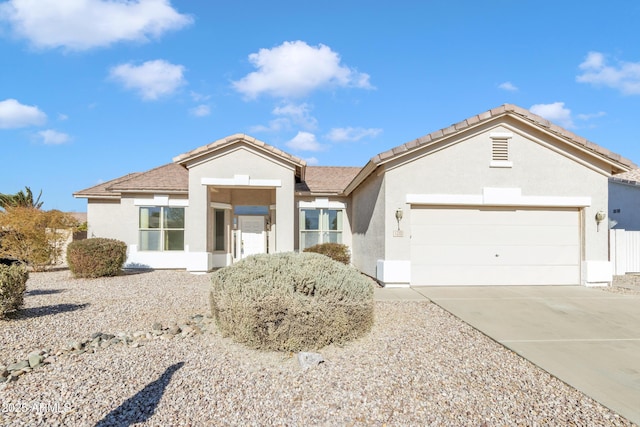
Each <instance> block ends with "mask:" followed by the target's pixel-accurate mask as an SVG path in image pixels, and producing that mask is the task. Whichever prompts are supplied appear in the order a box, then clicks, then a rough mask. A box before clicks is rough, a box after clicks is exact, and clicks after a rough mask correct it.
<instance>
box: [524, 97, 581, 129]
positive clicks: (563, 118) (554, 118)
mask: <svg viewBox="0 0 640 427" xmlns="http://www.w3.org/2000/svg"><path fill="white" fill-rule="evenodd" d="M529 110H530V111H531V112H532V113H534V114H537V115H539V116H542V117H544V118H545V119H547V120H549V121H551V122H554V123H557V124H558V125H560V126H562V127H565V128H567V129H571V128H575V125H574V124H573V119H572V118H571V110H570V109H568V108H565V106H564V102H554V103H552V104H535V105H532V106H531V108H529Z"/></svg>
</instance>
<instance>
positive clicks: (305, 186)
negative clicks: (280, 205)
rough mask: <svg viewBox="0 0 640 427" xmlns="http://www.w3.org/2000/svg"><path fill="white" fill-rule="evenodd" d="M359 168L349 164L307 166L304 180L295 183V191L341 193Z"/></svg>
mask: <svg viewBox="0 0 640 427" xmlns="http://www.w3.org/2000/svg"><path fill="white" fill-rule="evenodd" d="M360 170H361V168H359V167H351V166H307V170H306V172H305V177H304V181H302V182H299V183H297V184H296V192H298V193H307V192H308V193H316V194H321V193H330V194H336V193H338V194H339V193H342V191H343V190H344V189H345V188H346V187H347V185H348V184H349V183H350V182H351V181H352V180H353V178H354V177H355V176H356V175H357V174H358V172H360Z"/></svg>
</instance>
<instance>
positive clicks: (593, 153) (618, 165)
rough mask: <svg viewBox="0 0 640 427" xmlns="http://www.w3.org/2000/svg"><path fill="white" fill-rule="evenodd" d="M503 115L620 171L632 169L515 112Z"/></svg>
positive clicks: (511, 127) (545, 144) (582, 161)
mask: <svg viewBox="0 0 640 427" xmlns="http://www.w3.org/2000/svg"><path fill="white" fill-rule="evenodd" d="M505 115H508V116H509V117H511V118H513V119H515V120H517V121H519V122H521V123H523V124H526V125H528V126H530V127H534V128H536V129H538V130H539V131H540V132H542V133H544V134H545V135H547V136H549V137H551V138H553V139H555V140H557V141H560V142H562V143H565V144H569V145H570V146H571V147H573V148H575V149H576V150H578V151H581V152H582V153H584V154H587V155H589V156H591V157H593V158H596V159H598V160H600V161H602V162H604V163H606V164H608V165H609V166H613V167H616V168H618V169H620V171H621V172H627V171H629V170H631V169H633V168H632V167H630V166H627V165H625V164H623V163H622V162H618V161H615V160H613V159H612V158H610V157H609V156H607V155H604V154H602V153H598V152H597V151H596V150H589V149H588V148H586V147H584V146H582V145H581V144H578V143H576V142H574V141H572V140H571V138H569V137H567V136H564V135H562V134H558V133H555V132H553V131H551V130H549V129H547V128H546V127H544V126H540V125H536V124H535V123H531V122H530V121H529V120H527V119H525V118H523V117H521V116H519V115H517V114H508V113H505ZM504 125H505V127H508V128H509V129H511V130H512V131H514V132H517V133H518V134H519V135H522V132H521V131H518V129H517V128H516V127H513V126H511V125H509V124H508V123H505V124H504ZM527 136H528V137H532V138H533V139H535V140H536V142H538V143H539V144H541V145H544V146H545V147H547V148H550V149H552V150H553V151H556V152H559V151H562V152H563V153H564V154H565V155H567V156H568V157H571V158H572V159H573V160H576V161H578V162H579V163H581V164H583V165H586V166H589V167H590V168H591V169H594V170H597V168H594V167H593V165H589V164H588V163H587V162H585V161H584V160H581V159H579V158H578V157H576V156H573V155H571V154H570V153H568V152H567V151H566V150H559V149H557V148H555V147H553V146H551V145H550V144H548V143H546V142H545V141H543V140H541V139H539V138H535V137H533V136H532V135H530V134H527ZM585 141H587V142H590V141H588V140H585ZM590 143H591V144H594V145H596V144H595V143H592V142H590ZM610 175H611V174H609V176H610Z"/></svg>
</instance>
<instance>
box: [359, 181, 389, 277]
mask: <svg viewBox="0 0 640 427" xmlns="http://www.w3.org/2000/svg"><path fill="white" fill-rule="evenodd" d="M385 194H386V190H385V176H384V175H376V174H373V175H371V176H369V178H367V179H366V180H365V181H364V182H363V183H362V184H360V185H359V186H358V188H356V190H355V191H354V192H353V193H352V195H351V196H352V201H353V203H352V204H353V209H352V217H351V224H352V233H353V234H352V253H353V256H352V263H353V265H354V266H356V267H357V268H358V269H359V270H360V271H362V272H363V273H365V274H368V275H369V276H372V277H376V263H377V261H378V260H380V259H384V258H385V232H386V231H385V230H386V229H387V227H388V225H387V226H385V209H386V206H387V204H386V202H385Z"/></svg>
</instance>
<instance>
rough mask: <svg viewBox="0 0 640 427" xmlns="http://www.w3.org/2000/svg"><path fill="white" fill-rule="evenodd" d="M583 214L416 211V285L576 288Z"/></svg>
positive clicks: (479, 209)
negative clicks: (555, 286)
mask: <svg viewBox="0 0 640 427" xmlns="http://www.w3.org/2000/svg"><path fill="white" fill-rule="evenodd" d="M579 225H580V210H579V209H578V208H553V209H548V208H520V207H518V208H515V207H513V208H512V207H487V206H482V207H442V208H440V207H431V206H429V207H423V206H413V207H412V209H411V279H412V280H411V281H412V283H413V284H414V285H577V284H579V283H580V259H581V245H580V242H581V238H580V226H579Z"/></svg>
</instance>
